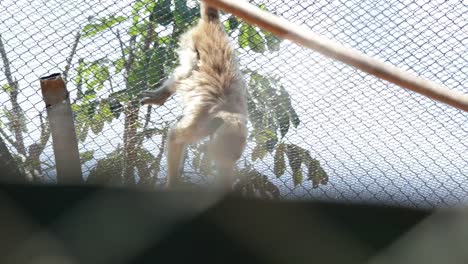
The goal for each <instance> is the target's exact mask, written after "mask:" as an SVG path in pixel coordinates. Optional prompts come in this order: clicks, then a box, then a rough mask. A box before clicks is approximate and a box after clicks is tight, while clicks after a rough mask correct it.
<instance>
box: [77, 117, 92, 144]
mask: <svg viewBox="0 0 468 264" xmlns="http://www.w3.org/2000/svg"><path fill="white" fill-rule="evenodd" d="M88 131H89V123H88V122H86V123H84V124H83V127H82V128H81V129H80V130H79V131H78V140H79V141H80V142H84V141H85V140H86V138H87V137H88Z"/></svg>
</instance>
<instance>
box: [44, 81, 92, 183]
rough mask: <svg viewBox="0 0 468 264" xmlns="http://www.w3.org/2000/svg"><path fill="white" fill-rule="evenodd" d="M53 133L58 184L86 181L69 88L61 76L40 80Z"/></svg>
mask: <svg viewBox="0 0 468 264" xmlns="http://www.w3.org/2000/svg"><path fill="white" fill-rule="evenodd" d="M40 83H41V91H42V96H43V99H44V102H45V103H46V109H47V117H48V119H49V126H50V130H51V133H52V141H53V147H54V155H55V163H56V168H57V183H61V184H63V183H64V184H74V183H81V182H83V179H82V172H81V163H80V154H79V152H78V140H77V137H76V132H75V125H74V123H73V114H72V109H71V106H70V98H69V96H68V91H67V88H66V87H65V83H64V82H63V80H62V77H61V75H60V73H56V74H52V75H50V76H45V77H42V78H40Z"/></svg>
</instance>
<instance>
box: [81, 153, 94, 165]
mask: <svg viewBox="0 0 468 264" xmlns="http://www.w3.org/2000/svg"><path fill="white" fill-rule="evenodd" d="M93 158H94V150H89V151H85V152H81V153H80V161H81V164H83V163H86V162H88V161H90V160H92V159H93Z"/></svg>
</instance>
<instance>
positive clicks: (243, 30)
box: [237, 23, 250, 49]
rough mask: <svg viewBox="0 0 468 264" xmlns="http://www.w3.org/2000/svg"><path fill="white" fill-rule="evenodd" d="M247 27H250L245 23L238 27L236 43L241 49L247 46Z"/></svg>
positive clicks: (248, 37)
mask: <svg viewBox="0 0 468 264" xmlns="http://www.w3.org/2000/svg"><path fill="white" fill-rule="evenodd" d="M249 27H250V26H249V25H248V24H245V23H242V25H241V27H240V32H239V38H238V39H237V42H238V43H239V46H240V47H241V48H243V49H245V48H247V47H248V46H249V39H250V36H249Z"/></svg>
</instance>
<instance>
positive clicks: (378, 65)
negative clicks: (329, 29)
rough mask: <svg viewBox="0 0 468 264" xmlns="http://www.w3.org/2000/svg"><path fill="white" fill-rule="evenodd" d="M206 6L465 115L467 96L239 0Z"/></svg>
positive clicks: (211, 0) (221, 0)
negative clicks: (453, 108) (455, 109)
mask: <svg viewBox="0 0 468 264" xmlns="http://www.w3.org/2000/svg"><path fill="white" fill-rule="evenodd" d="M204 1H205V2H206V3H207V4H208V5H210V6H212V7H214V8H218V9H221V10H223V11H225V12H228V13H231V14H233V15H235V16H238V17H239V18H241V19H243V20H244V21H245V22H247V23H250V24H255V25H257V26H259V27H261V28H263V29H265V30H268V31H270V32H272V33H273V34H275V35H277V36H278V37H280V38H283V39H288V40H290V41H292V42H294V43H296V44H299V45H302V46H304V47H307V48H310V49H312V50H314V51H317V52H319V53H321V54H323V55H324V56H327V57H330V58H333V59H336V60H339V61H341V62H343V63H346V64H348V65H351V66H353V67H355V68H357V69H360V70H362V71H364V72H367V73H369V74H372V75H374V76H376V77H378V78H380V79H384V80H387V81H389V82H391V83H394V84H396V85H399V86H401V87H403V88H406V89H409V90H411V91H414V92H416V93H419V94H422V95H424V96H427V97H429V98H432V99H434V100H437V101H439V102H443V103H446V104H448V105H451V106H453V107H456V108H458V109H461V110H464V111H467V112H468V95H467V94H463V93H461V92H458V91H455V90H451V89H448V88H446V87H444V86H441V85H439V84H436V83H434V82H431V81H428V80H424V79H422V78H420V77H418V76H417V75H415V74H412V73H409V72H406V71H403V70H401V69H399V68H397V67H395V66H393V65H391V64H388V63H384V62H382V61H380V60H377V59H374V58H372V57H370V56H367V55H365V54H363V53H361V52H358V51H356V50H353V49H350V48H347V47H344V46H342V45H340V44H339V43H337V42H334V41H332V40H329V39H327V38H324V37H323V36H320V35H318V34H316V33H314V32H312V31H310V30H309V29H307V28H305V27H302V26H299V25H296V24H294V23H292V22H289V21H288V20H286V19H284V18H282V17H279V16H276V15H273V14H271V13H269V12H266V11H264V10H261V9H260V8H258V7H256V6H254V5H252V4H250V3H248V2H246V1H243V0H238V1H234V0H204Z"/></svg>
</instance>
